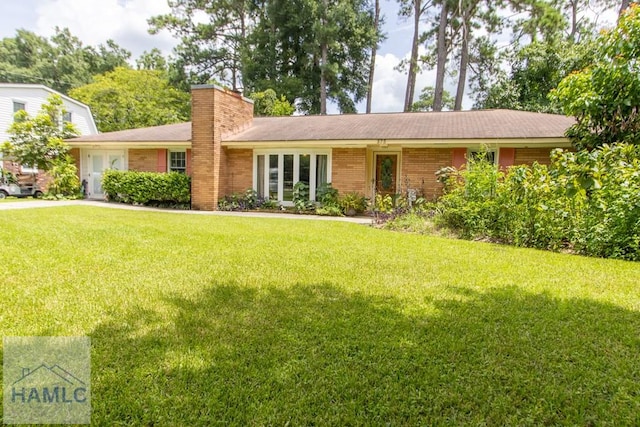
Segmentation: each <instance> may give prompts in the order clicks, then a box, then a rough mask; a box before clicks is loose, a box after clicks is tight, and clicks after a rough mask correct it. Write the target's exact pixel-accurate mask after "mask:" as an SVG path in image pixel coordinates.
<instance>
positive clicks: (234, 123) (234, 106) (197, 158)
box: [191, 85, 253, 211]
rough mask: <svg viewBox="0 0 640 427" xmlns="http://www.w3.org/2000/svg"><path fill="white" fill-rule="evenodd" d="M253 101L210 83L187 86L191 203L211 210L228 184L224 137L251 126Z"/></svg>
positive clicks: (224, 193)
mask: <svg viewBox="0 0 640 427" xmlns="http://www.w3.org/2000/svg"><path fill="white" fill-rule="evenodd" d="M252 120H253V102H252V101H251V100H249V99H246V98H243V97H242V95H240V94H239V93H237V92H233V91H230V90H226V89H223V88H220V87H218V86H214V85H198V86H192V87H191V164H192V166H191V168H192V169H191V207H192V208H193V209H196V210H206V211H213V210H217V208H218V200H219V199H220V198H221V197H223V196H225V195H226V194H227V192H228V188H229V182H228V181H229V178H228V177H229V175H230V173H231V171H229V170H228V169H227V161H226V160H227V159H226V150H225V149H224V148H222V146H221V141H222V139H223V138H224V137H226V136H228V135H232V134H234V133H237V132H240V131H242V130H244V129H246V128H247V127H249V126H251V122H252Z"/></svg>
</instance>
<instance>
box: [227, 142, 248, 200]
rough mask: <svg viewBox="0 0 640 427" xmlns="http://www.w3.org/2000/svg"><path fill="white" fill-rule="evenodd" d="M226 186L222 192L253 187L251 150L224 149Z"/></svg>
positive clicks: (241, 190) (238, 190) (229, 192)
mask: <svg viewBox="0 0 640 427" xmlns="http://www.w3.org/2000/svg"><path fill="white" fill-rule="evenodd" d="M223 151H225V152H226V153H225V156H226V159H227V165H226V168H225V169H226V170H227V183H228V185H227V188H226V192H225V193H224V194H223V196H224V195H227V194H231V193H238V192H244V191H245V190H247V189H249V188H252V187H253V150H226V149H223Z"/></svg>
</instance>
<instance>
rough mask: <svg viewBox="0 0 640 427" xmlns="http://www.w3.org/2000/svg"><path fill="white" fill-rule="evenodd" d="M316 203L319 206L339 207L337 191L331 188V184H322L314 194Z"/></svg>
mask: <svg viewBox="0 0 640 427" xmlns="http://www.w3.org/2000/svg"><path fill="white" fill-rule="evenodd" d="M316 201H318V202H319V203H320V205H321V206H325V207H326V206H336V207H339V197H338V190H337V189H336V188H333V187H332V186H331V183H330V182H329V183H326V184H322V185H321V186H320V187H319V188H318V191H317V192H316Z"/></svg>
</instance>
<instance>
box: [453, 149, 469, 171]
mask: <svg viewBox="0 0 640 427" xmlns="http://www.w3.org/2000/svg"><path fill="white" fill-rule="evenodd" d="M452 151H453V162H452V163H453V164H452V166H453V167H454V168H458V169H460V168H461V167H462V166H464V165H465V164H466V163H467V149H466V148H454V149H453V150H452Z"/></svg>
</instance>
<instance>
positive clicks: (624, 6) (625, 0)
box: [618, 0, 630, 21]
mask: <svg viewBox="0 0 640 427" xmlns="http://www.w3.org/2000/svg"><path fill="white" fill-rule="evenodd" d="M629 3H630V1H629V0H622V4H621V5H620V12H618V21H620V17H622V13H623V12H624V11H625V10H627V8H628V7H629Z"/></svg>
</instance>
